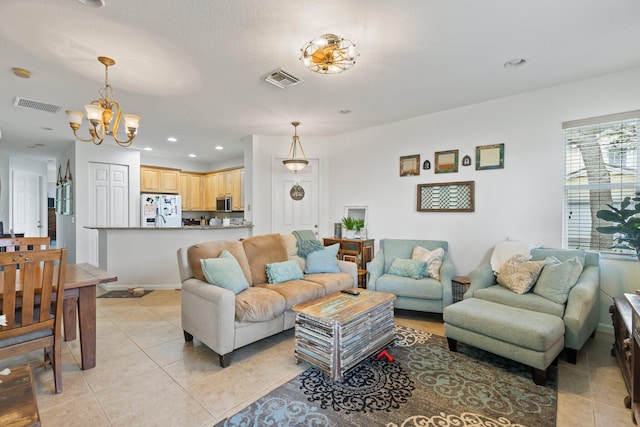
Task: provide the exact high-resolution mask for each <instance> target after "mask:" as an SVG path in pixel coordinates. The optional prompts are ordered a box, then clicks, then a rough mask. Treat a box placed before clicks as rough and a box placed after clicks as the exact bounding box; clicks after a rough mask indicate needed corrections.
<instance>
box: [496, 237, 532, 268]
mask: <svg viewBox="0 0 640 427" xmlns="http://www.w3.org/2000/svg"><path fill="white" fill-rule="evenodd" d="M535 247H536V246H534V245H532V244H530V243H527V242H520V241H517V240H505V241H502V242H500V243H497V244H496V245H495V246H494V247H493V252H492V253H491V260H490V263H491V269H492V270H493V272H494V273H496V274H498V273H500V272H501V271H502V268H503V267H504V266H505V265H506V264H507V262H508V261H509V260H510V259H511V258H512V257H514V256H516V255H522V256H523V257H524V259H525V261H529V260H530V258H531V250H532V249H533V248H535ZM541 259H544V257H542V258H541Z"/></svg>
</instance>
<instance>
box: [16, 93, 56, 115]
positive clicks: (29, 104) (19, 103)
mask: <svg viewBox="0 0 640 427" xmlns="http://www.w3.org/2000/svg"><path fill="white" fill-rule="evenodd" d="M13 105H15V106H16V107H21V108H28V109H30V110H38V111H46V112H48V113H57V112H58V111H60V110H61V109H62V107H61V106H59V105H53V104H47V103H46V102H40V101H34V100H33V99H27V98H22V97H20V96H16V99H14V101H13Z"/></svg>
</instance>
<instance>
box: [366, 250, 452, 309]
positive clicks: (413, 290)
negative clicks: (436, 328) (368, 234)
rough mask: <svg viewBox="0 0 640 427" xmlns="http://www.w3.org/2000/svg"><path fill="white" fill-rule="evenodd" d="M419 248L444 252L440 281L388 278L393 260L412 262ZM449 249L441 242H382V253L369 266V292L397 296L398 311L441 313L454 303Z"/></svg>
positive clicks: (379, 251)
mask: <svg viewBox="0 0 640 427" xmlns="http://www.w3.org/2000/svg"><path fill="white" fill-rule="evenodd" d="M416 245H418V246H422V247H424V248H426V249H428V250H434V249H437V248H443V249H444V257H443V259H442V266H441V267H440V280H436V279H434V278H425V279H412V278H410V277H401V276H395V275H392V274H389V267H390V266H391V263H392V262H393V260H394V259H395V258H402V259H410V258H411V255H412V253H413V248H414V247H415V246H416ZM448 248H449V244H448V242H445V241H440V240H403V239H382V240H381V241H380V249H379V250H378V252H377V253H376V255H375V257H374V259H373V260H372V261H371V262H370V263H369V264H368V266H367V271H368V272H369V281H368V283H367V289H371V290H373V291H380V292H388V293H391V294H394V295H395V296H396V300H395V302H394V304H395V307H396V308H402V309H407V310H416V311H425V312H429V313H442V311H443V310H444V308H445V307H446V306H448V305H450V304H452V303H453V293H452V289H451V279H452V278H453V276H454V271H453V264H452V263H451V259H450V258H449V252H448Z"/></svg>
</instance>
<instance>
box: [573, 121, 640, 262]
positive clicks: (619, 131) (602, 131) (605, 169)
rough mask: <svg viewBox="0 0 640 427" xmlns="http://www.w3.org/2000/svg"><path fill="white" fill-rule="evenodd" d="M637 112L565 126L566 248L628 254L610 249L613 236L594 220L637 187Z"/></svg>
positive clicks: (600, 223)
mask: <svg viewBox="0 0 640 427" xmlns="http://www.w3.org/2000/svg"><path fill="white" fill-rule="evenodd" d="M639 126H640V111H632V112H627V113H621V114H616V115H610V116H602V117H596V118H591V119H585V120H577V121H573V122H566V123H563V131H564V144H565V184H564V195H565V206H564V208H565V221H564V244H565V247H567V248H581V249H591V250H596V251H600V252H605V253H606V252H612V253H632V251H625V250H619V249H615V250H614V249H613V248H612V246H613V245H614V237H615V236H612V235H607V234H602V233H598V232H597V231H596V227H600V226H604V225H608V223H607V222H604V221H602V220H601V219H599V218H597V217H596V212H597V211H598V210H600V209H608V208H607V204H610V205H613V206H615V207H617V208H619V207H620V202H621V201H622V200H623V199H624V198H625V197H627V196H628V197H634V193H635V191H636V190H637V188H638V187H639V185H638V159H639V158H640V156H638V127H639Z"/></svg>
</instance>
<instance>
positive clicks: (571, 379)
mask: <svg viewBox="0 0 640 427" xmlns="http://www.w3.org/2000/svg"><path fill="white" fill-rule="evenodd" d="M558 392H563V393H568V394H572V395H574V396H577V397H581V398H583V399H591V388H590V387H589V375H585V372H584V369H580V368H579V367H576V366H575V365H570V364H567V365H559V366H558Z"/></svg>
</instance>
